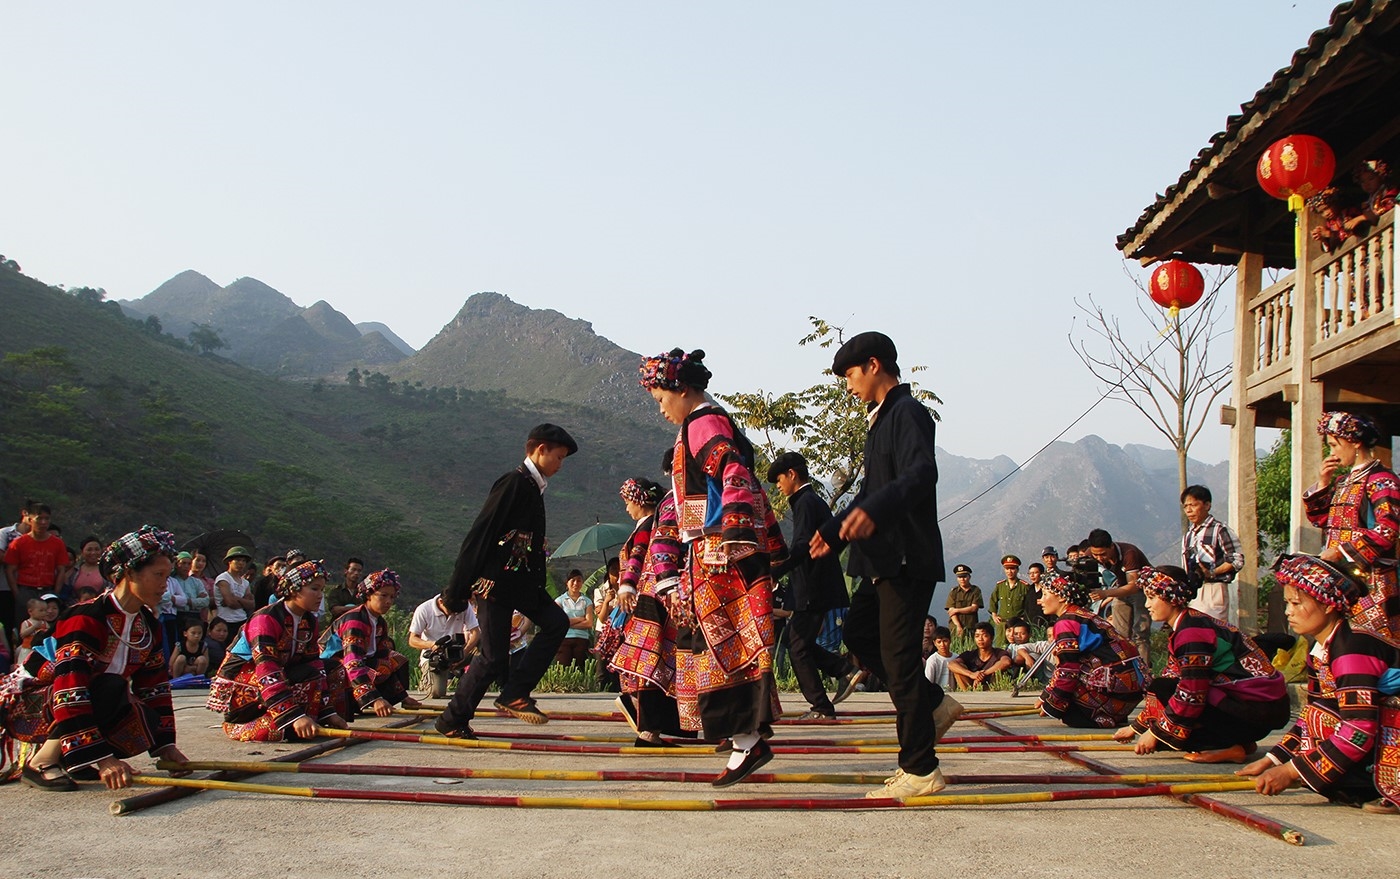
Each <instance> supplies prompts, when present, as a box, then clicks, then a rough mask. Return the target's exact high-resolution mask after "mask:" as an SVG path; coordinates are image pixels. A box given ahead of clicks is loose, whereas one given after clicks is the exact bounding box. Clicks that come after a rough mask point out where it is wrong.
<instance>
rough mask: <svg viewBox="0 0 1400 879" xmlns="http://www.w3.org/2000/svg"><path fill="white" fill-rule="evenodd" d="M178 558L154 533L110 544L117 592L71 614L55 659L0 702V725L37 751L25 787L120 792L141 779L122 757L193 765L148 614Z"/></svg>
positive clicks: (168, 539)
mask: <svg viewBox="0 0 1400 879" xmlns="http://www.w3.org/2000/svg"><path fill="white" fill-rule="evenodd" d="M174 558H175V538H174V536H173V535H171V534H170V532H168V531H161V530H159V529H157V528H154V527H152V526H150V525H146V526H143V527H142V528H141V529H139V530H137V531H133V532H131V533H129V534H125V535H123V536H122V537H120V538H118V539H117V540H115V541H113V542H112V543H111V544H110V545H109V546H108V547H107V548H106V549H105V550H103V553H102V560H101V566H102V571H103V576H104V577H106V578H107V579H108V580H110V581H112V582H113V583H114V584H115V585H114V586H113V587H112V590H111V591H110V592H105V593H103V594H102V595H101V596H100V597H99V598H98V599H96V600H94V601H87V602H83V603H82V604H78V605H76V606H74V607H72V608H70V609H69V611H68V612H67V613H66V614H64V615H63V617H62V619H60V620H59V621H58V626H57V629H56V631H55V634H54V637H55V639H56V641H57V648H56V649H55V651H54V653H53V656H54V658H53V659H47V658H45V659H44V661H43V663H42V665H41V666H40V667H39V668H38V669H37V670H35V672H34V673H33V674H31V675H30V676H28V677H25V678H23V679H20V680H17V681H15V684H16V686H15V687H14V688H6V691H5V693H4V695H3V696H0V727H3V728H4V729H5V731H6V733H8V734H9V735H12V736H14V737H15V738H17V739H19V740H20V741H23V742H28V743H31V744H35V745H39V746H40V747H39V748H38V749H37V750H36V751H35V752H34V754H33V756H32V757H31V758H30V759H29V760H28V762H27V763H26V764H25V766H24V768H23V770H22V778H23V780H24V783H25V784H27V785H29V786H30V787H34V788H38V789H40V790H44V791H74V790H77V789H78V785H77V784H76V782H75V781H74V778H75V777H76V778H79V779H83V780H87V779H97V780H101V781H102V783H103V784H104V785H106V786H107V787H108V788H110V789H112V790H117V789H119V788H124V787H126V786H128V785H130V784H131V780H132V776H133V775H135V770H134V769H133V768H132V767H131V765H130V764H129V763H127V762H126V759H125V758H128V757H134V756H136V755H137V754H139V753H142V752H146V753H148V754H150V755H151V756H153V757H157V758H160V759H162V760H169V761H172V762H174V763H180V764H183V763H185V762H187V760H186V758H185V755H184V754H182V753H180V749H179V748H177V747H176V746H175V712H174V709H173V706H172V704H171V701H170V673H169V671H167V669H166V667H165V657H164V656H163V655H162V654H161V651H160V627H159V626H160V624H159V622H158V621H157V619H156V616H155V614H154V613H153V612H152V609H153V608H154V607H155V606H156V605H157V604H158V603H159V602H160V596H161V593H162V592H164V591H165V581H166V578H167V577H169V576H170V571H171V570H172V568H173V559H174ZM41 655H42V654H36V657H37V656H41ZM32 659H33V658H31V665H32V664H34V663H33V662H32ZM171 774H176V775H185V774H188V773H187V772H180V771H176V772H172V773H171Z"/></svg>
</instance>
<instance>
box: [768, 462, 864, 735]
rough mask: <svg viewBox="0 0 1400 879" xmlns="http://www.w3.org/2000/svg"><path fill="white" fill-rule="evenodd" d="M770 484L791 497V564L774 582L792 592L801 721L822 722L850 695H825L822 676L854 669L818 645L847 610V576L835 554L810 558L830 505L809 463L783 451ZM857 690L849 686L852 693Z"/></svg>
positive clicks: (791, 648) (777, 571)
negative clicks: (831, 620)
mask: <svg viewBox="0 0 1400 879" xmlns="http://www.w3.org/2000/svg"><path fill="white" fill-rule="evenodd" d="M768 481H769V482H771V483H773V484H774V485H776V486H777V487H778V491H780V492H782V493H783V497H785V498H787V499H788V508H789V509H790V510H791V511H792V551H791V553H790V554H789V555H788V559H787V561H785V562H783V563H782V564H780V565H778V566H777V567H775V568H774V569H773V580H774V581H775V582H776V581H777V580H778V579H779V578H781V577H783V576H785V575H786V576H787V578H788V586H789V587H790V588H791V594H792V607H791V610H792V618H791V619H789V620H788V624H787V633H788V656H789V657H790V658H791V660H792V669H793V672H795V673H796V675H797V685H798V686H799V687H800V688H801V689H802V698H804V699H806V700H807V704H808V706H809V707H810V709H811V710H809V711H808V712H807V714H805V715H803V717H802V718H801V719H803V720H819V719H822V718H832V717H835V716H836V708H835V706H834V705H833V704H832V703H833V701H837V700H839V699H840V698H843V697H845V696H849V695H850V692H849V691H847V690H846V689H845V688H844V687H843V688H842V689H841V690H838V691H837V693H836V695H837V700H832V699H830V698H828V696H827V695H826V685H825V684H824V683H823V682H822V675H823V674H825V675H828V676H829V677H833V678H846V677H847V676H848V675H850V674H851V673H852V672H854V671H856V668H855V666H854V665H853V664H852V663H851V661H850V659H848V658H846V657H844V656H838V655H836V654H835V653H832V652H830V651H828V650H826V649H825V648H823V647H822V646H821V645H820V644H818V643H817V636H818V635H819V634H821V630H822V623H823V622H824V621H825V620H826V614H827V611H829V610H833V609H835V608H838V607H849V606H850V604H851V601H850V598H849V597H848V596H847V595H846V578H845V577H843V576H842V575H841V563H840V562H839V561H837V560H836V559H835V558H832V557H831V556H827V557H826V558H823V559H814V558H812V557H811V553H810V544H811V542H812V535H813V534H815V533H816V531H817V529H818V528H820V527H821V526H822V525H823V524H824V523H825V522H826V521H827V520H828V519H830V518H831V507H829V506H827V504H826V501H824V500H822V497H821V495H819V494H817V490H816V489H815V488H813V487H812V481H811V475H810V473H809V472H808V469H807V459H806V458H804V457H802V455H800V454H798V453H797V452H783V453H782V454H781V455H779V456H778V457H777V458H775V459H774V460H773V463H772V465H770V466H769V468H768ZM854 689H855V687H854V686H852V687H851V688H850V690H851V691H854Z"/></svg>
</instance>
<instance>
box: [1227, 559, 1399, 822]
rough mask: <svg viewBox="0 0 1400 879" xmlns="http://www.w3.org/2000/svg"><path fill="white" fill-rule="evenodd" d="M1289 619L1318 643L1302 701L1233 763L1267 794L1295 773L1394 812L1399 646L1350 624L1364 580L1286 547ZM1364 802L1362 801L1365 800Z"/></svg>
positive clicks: (1337, 794) (1356, 801)
mask: <svg viewBox="0 0 1400 879" xmlns="http://www.w3.org/2000/svg"><path fill="white" fill-rule="evenodd" d="M1274 577H1275V579H1276V580H1277V582H1278V584H1279V585H1280V586H1282V587H1283V597H1284V601H1285V602H1287V606H1288V610H1287V613H1288V625H1289V626H1290V627H1291V628H1292V629H1293V631H1295V632H1297V633H1298V634H1300V635H1306V636H1308V637H1310V638H1312V639H1313V640H1314V641H1315V642H1316V643H1315V644H1314V646H1313V649H1312V652H1311V653H1310V654H1309V655H1308V701H1307V704H1306V705H1305V706H1304V707H1303V712H1302V714H1301V715H1300V716H1299V717H1298V722H1297V723H1295V724H1294V725H1293V728H1292V729H1291V730H1289V731H1288V733H1287V734H1285V735H1284V737H1283V738H1282V739H1281V740H1280V741H1279V743H1278V744H1277V745H1274V747H1273V748H1271V749H1270V750H1269V752H1268V753H1267V754H1265V755H1264V756H1263V757H1262V758H1260V759H1258V760H1255V761H1254V762H1253V763H1251V764H1249V765H1248V766H1246V767H1244V768H1243V769H1241V770H1239V771H1238V772H1236V773H1235V774H1236V775H1245V776H1253V777H1254V778H1255V783H1254V789H1255V790H1257V791H1258V792H1259V793H1261V794H1264V795H1265V796H1273V795H1275V794H1280V793H1283V792H1284V791H1285V790H1287V789H1288V788H1290V787H1294V786H1296V785H1297V784H1298V783H1299V782H1302V783H1303V784H1305V785H1307V786H1308V787H1309V788H1311V789H1312V790H1314V791H1316V792H1317V793H1319V794H1322V795H1323V796H1324V797H1326V798H1327V799H1329V800H1331V801H1332V802H1334V803H1344V804H1346V805H1352V806H1356V805H1360V806H1362V808H1363V809H1365V810H1366V811H1368V812H1378V813H1383V814H1392V815H1393V814H1397V813H1400V757H1397V755H1396V754H1395V753H1394V751H1395V749H1394V748H1392V747H1388V746H1387V748H1384V749H1383V748H1381V747H1379V746H1378V744H1377V743H1378V742H1381V741H1386V742H1389V743H1393V742H1396V741H1400V698H1397V696H1396V693H1397V691H1400V647H1397V646H1396V645H1395V644H1393V643H1391V642H1389V641H1383V640H1381V639H1380V638H1377V637H1376V636H1374V635H1372V634H1370V633H1367V632H1362V631H1359V630H1357V629H1354V628H1353V627H1352V623H1351V620H1350V619H1349V617H1350V616H1351V615H1352V611H1353V609H1354V605H1355V604H1356V602H1357V599H1359V598H1360V597H1361V587H1360V586H1359V585H1358V584H1357V583H1356V581H1354V580H1352V579H1351V578H1349V577H1346V576H1343V575H1341V574H1340V572H1337V571H1336V570H1335V569H1332V568H1329V567H1328V566H1326V565H1325V564H1323V563H1320V561H1319V560H1318V559H1314V558H1312V557H1310V556H1284V557H1283V558H1282V559H1280V561H1279V562H1278V563H1277V564H1276V565H1275V568H1274ZM1363 804H1364V805H1363Z"/></svg>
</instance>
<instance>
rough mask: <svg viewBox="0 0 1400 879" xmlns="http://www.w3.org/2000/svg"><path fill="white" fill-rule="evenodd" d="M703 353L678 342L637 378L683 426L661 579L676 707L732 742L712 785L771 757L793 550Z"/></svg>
mask: <svg viewBox="0 0 1400 879" xmlns="http://www.w3.org/2000/svg"><path fill="white" fill-rule="evenodd" d="M704 360H705V352H704V351H701V350H698V349H697V350H694V351H691V352H689V353H686V352H685V351H683V350H682V349H680V348H672V349H671V350H670V351H667V352H666V353H664V354H659V355H657V356H655V357H648V358H647V359H646V360H644V361H643V362H642V365H641V367H640V370H639V371H640V372H641V379H640V382H641V385H642V387H644V388H646V390H647V392H648V393H650V394H651V397H652V399H653V400H655V401H656V404H657V407H658V408H659V409H660V411H661V415H662V417H663V418H665V419H666V420H667V421H669V422H671V423H672V424H674V425H676V426H677V427H678V428H679V429H678V431H677V433H676V448H675V455H674V457H673V458H672V470H671V483H672V486H673V490H674V491H675V499H676V515H677V524H678V525H679V528H680V539H681V542H682V543H683V544H685V546H686V551H685V555H684V561H683V564H682V567H681V570H680V577H679V580H678V581H673V582H669V583H658V584H657V587H656V591H657V593H658V594H660V595H662V596H663V598H662V600H663V601H665V602H667V605H668V607H667V610H668V613H669V614H670V616H671V619H673V620H674V621H675V623H676V628H677V636H676V704H677V707H678V709H679V711H680V720H681V724H682V725H683V726H684V727H685V728H686V729H691V730H702V731H703V733H702V734H703V735H704V737H705V738H708V739H729V741H730V743H731V744H732V746H733V747H732V749H731V751H730V754H729V759H728V761H727V763H726V765H725V767H724V769H723V771H721V772H720V773H719V775H717V776H715V778H714V779H713V780H711V782H710V783H711V784H712V785H714V786H715V787H728V786H729V785H732V784H737V783H739V782H741V781H743V780H744V779H745V778H747V777H748V776H749V775H750V773H752V772H753V771H754V770H755V769H757V768H758V767H760V766H762V765H764V764H765V763H767V762H768V761H769V760H771V759H773V749H772V748H770V747H769V746H768V743H767V742H766V741H764V740H763V738H762V732H763V731H764V730H765V729H768V728H769V727H768V725H769V724H771V723H772V722H773V721H774V720H776V719H777V716H778V714H779V713H781V705H780V704H779V702H778V687H777V684H776V683H775V682H774V680H773V644H774V633H773V577H772V573H771V568H770V565H772V564H781V563H782V562H783V560H784V559H786V557H787V546H786V545H785V544H784V543H783V536H782V532H781V531H780V530H779V529H778V522H777V520H776V519H775V518H774V517H773V512H772V510H770V509H769V507H768V495H767V494H766V493H765V492H764V491H763V487H762V485H761V484H760V483H759V480H758V478H757V476H756V475H755V474H754V470H753V468H754V464H755V460H754V450H753V444H752V443H750V442H749V440H748V437H746V436H744V432H743V431H742V430H741V429H740V428H739V426H738V425H737V424H735V423H734V419H733V418H731V417H730V415H729V413H728V412H726V411H724V410H723V409H721V408H720V407H718V406H716V405H714V403H712V402H711V401H710V400H709V398H708V397H707V396H706V394H705V388H707V387H708V386H709V383H710V377H711V376H710V370H709V368H708V367H707V366H706V365H705V362H704Z"/></svg>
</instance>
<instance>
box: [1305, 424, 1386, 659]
mask: <svg viewBox="0 0 1400 879" xmlns="http://www.w3.org/2000/svg"><path fill="white" fill-rule="evenodd" d="M1317 432H1318V433H1319V434H1321V435H1322V436H1323V437H1325V438H1326V440H1327V446H1328V449H1329V451H1330V452H1331V454H1329V455H1328V456H1327V457H1326V458H1324V459H1323V461H1322V466H1321V467H1320V468H1319V470H1318V475H1317V482H1315V483H1314V484H1313V485H1312V487H1311V488H1309V489H1308V490H1307V491H1305V492H1303V507H1304V509H1305V510H1306V511H1307V514H1308V521H1309V522H1311V523H1312V524H1313V525H1315V526H1316V527H1318V528H1321V529H1323V537H1324V539H1325V542H1326V545H1325V546H1324V548H1323V550H1322V552H1320V553H1319V554H1318V557H1319V558H1321V559H1322V560H1323V561H1327V562H1333V563H1345V564H1347V565H1350V566H1352V567H1354V568H1359V569H1360V570H1362V571H1364V572H1365V580H1366V585H1367V591H1366V593H1365V594H1364V595H1362V596H1361V597H1360V598H1358V599H1357V601H1356V603H1355V604H1354V605H1353V606H1352V609H1351V612H1352V618H1351V623H1352V626H1353V627H1354V628H1358V629H1365V630H1366V631H1369V632H1374V633H1375V634H1377V635H1380V636H1381V637H1382V638H1388V639H1390V640H1391V641H1400V588H1398V587H1397V581H1396V570H1395V555H1396V554H1395V550H1396V538H1397V536H1400V481H1397V479H1396V476H1395V473H1394V471H1392V470H1391V469H1390V468H1389V467H1386V466H1385V465H1384V464H1382V463H1381V461H1380V459H1379V458H1377V457H1376V445H1377V444H1378V443H1380V441H1381V439H1382V437H1381V432H1380V429H1379V428H1377V427H1376V425H1375V423H1374V422H1373V421H1371V420H1370V419H1369V418H1366V417H1365V416H1362V415H1354V414H1351V413H1348V412H1329V413H1327V414H1326V415H1324V416H1323V417H1322V420H1321V421H1319V422H1318V425H1317ZM1388 441H1389V440H1387V442H1388ZM1345 468H1350V469H1349V470H1347V473H1346V475H1345V476H1342V477H1341V478H1340V479H1339V478H1338V476H1337V474H1338V472H1339V471H1340V470H1342V469H1345Z"/></svg>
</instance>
